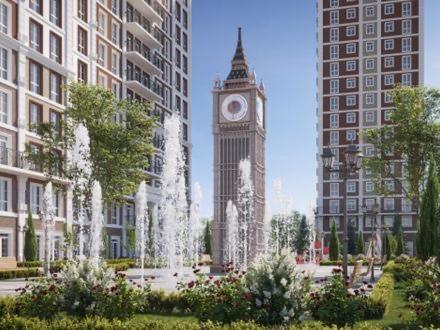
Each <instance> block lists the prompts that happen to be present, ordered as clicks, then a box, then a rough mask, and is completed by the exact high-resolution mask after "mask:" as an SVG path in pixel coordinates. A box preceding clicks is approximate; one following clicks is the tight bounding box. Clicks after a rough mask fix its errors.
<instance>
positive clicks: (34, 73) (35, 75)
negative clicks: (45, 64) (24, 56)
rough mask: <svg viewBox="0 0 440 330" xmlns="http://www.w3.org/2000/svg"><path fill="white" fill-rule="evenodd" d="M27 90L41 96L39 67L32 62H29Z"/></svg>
mask: <svg viewBox="0 0 440 330" xmlns="http://www.w3.org/2000/svg"><path fill="white" fill-rule="evenodd" d="M29 90H30V91H31V92H34V93H37V94H41V93H42V91H43V89H42V80H41V65H40V64H38V63H36V62H33V61H29Z"/></svg>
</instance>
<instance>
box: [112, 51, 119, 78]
mask: <svg viewBox="0 0 440 330" xmlns="http://www.w3.org/2000/svg"><path fill="white" fill-rule="evenodd" d="M111 62H112V63H111V65H112V67H111V72H112V73H113V74H115V75H117V76H118V75H119V68H120V63H121V56H120V54H119V52H117V51H115V50H112V60H111ZM115 62H116V63H115ZM115 64H116V65H115Z"/></svg>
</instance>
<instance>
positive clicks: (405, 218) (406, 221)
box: [401, 215, 413, 228]
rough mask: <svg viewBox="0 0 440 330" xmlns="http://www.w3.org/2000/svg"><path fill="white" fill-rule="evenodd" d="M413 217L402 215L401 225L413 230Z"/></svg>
mask: <svg viewBox="0 0 440 330" xmlns="http://www.w3.org/2000/svg"><path fill="white" fill-rule="evenodd" d="M412 220H413V219H412V215H402V218H401V224H402V227H403V228H411V227H412V226H413V224H412Z"/></svg>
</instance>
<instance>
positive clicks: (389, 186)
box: [384, 180, 394, 192]
mask: <svg viewBox="0 0 440 330" xmlns="http://www.w3.org/2000/svg"><path fill="white" fill-rule="evenodd" d="M384 184H385V189H386V190H387V191H388V192H394V180H386V181H385V182H384Z"/></svg>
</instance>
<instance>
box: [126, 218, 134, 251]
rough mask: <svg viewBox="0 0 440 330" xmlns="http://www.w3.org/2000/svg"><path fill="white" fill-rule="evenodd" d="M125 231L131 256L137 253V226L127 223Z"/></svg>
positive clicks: (127, 247)
mask: <svg viewBox="0 0 440 330" xmlns="http://www.w3.org/2000/svg"><path fill="white" fill-rule="evenodd" d="M125 231H126V233H127V244H126V247H125V248H126V249H127V253H128V255H129V256H130V257H132V256H133V255H134V254H135V251H136V229H135V227H133V226H131V225H129V224H125Z"/></svg>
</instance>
